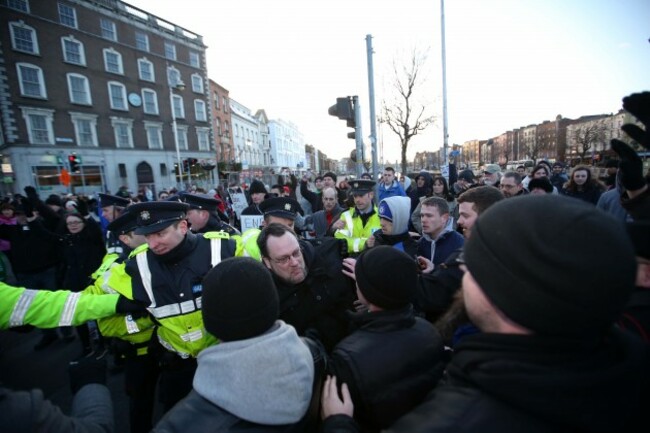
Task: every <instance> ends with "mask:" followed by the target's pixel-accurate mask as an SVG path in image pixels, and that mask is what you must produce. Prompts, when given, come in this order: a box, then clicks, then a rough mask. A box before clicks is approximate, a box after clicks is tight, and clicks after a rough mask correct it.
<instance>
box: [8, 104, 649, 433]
mask: <svg viewBox="0 0 650 433" xmlns="http://www.w3.org/2000/svg"><path fill="white" fill-rule="evenodd" d="M624 108H625V109H626V110H628V111H629V112H630V113H631V114H633V115H634V116H636V117H637V118H638V119H639V120H640V121H641V122H642V123H643V124H644V125H645V127H646V129H645V130H644V129H641V128H639V127H638V126H635V125H624V126H623V130H624V131H625V132H626V133H627V134H628V135H629V136H630V137H631V138H632V139H633V140H634V141H636V142H637V143H639V144H641V145H643V146H645V147H646V148H650V135H649V132H648V131H650V93H648V92H646V93H641V94H635V95H631V96H630V97H627V98H625V99H624ZM612 148H613V150H614V151H615V152H616V153H617V155H618V159H617V163H616V164H610V165H612V166H613V167H611V168H612V170H611V173H609V174H610V177H611V179H610V178H608V179H606V182H601V181H600V180H598V179H596V178H595V176H593V175H592V170H591V168H590V167H588V166H582V165H578V166H575V167H573V168H572V169H571V170H570V172H569V173H565V167H564V165H563V164H562V163H560V162H555V163H553V164H549V163H548V162H545V161H540V162H539V164H538V165H537V166H535V167H532V169H531V170H530V171H527V170H526V167H518V168H517V170H515V171H503V170H502V168H501V167H500V166H499V165H497V164H488V165H486V166H485V167H482V168H481V170H480V172H479V173H475V172H474V171H473V170H471V169H465V170H461V171H460V172H456V170H455V169H454V168H453V167H451V168H452V169H451V173H450V178H449V181H448V179H447V178H446V177H443V176H433V175H431V174H430V173H428V172H421V173H420V174H418V175H417V176H416V177H415V178H414V179H413V180H412V182H408V181H407V180H406V178H404V181H403V182H401V181H400V180H399V179H398V178H397V177H396V173H395V170H394V169H393V168H390V167H387V168H386V169H385V170H384V171H383V174H382V177H381V179H377V181H375V180H373V179H372V176H369V175H365V176H362V177H361V178H360V179H352V180H345V181H343V182H340V183H338V184H337V176H336V175H335V174H334V173H331V172H327V173H324V174H323V175H322V176H321V175H314V176H313V177H311V178H310V176H308V175H305V176H303V177H302V178H301V179H297V178H296V177H295V176H282V177H280V179H279V180H278V183H277V184H274V185H270V186H269V185H264V183H263V182H261V181H260V180H254V181H253V182H252V183H251V185H250V187H249V189H248V198H249V200H250V201H249V206H248V207H247V208H246V209H245V210H243V212H242V213H241V215H238V217H241V216H242V215H243V216H250V215H257V216H259V217H260V218H261V221H262V223H261V226H260V227H258V228H257V227H256V228H250V229H247V230H242V226H241V225H239V224H238V219H237V218H236V217H235V215H234V213H233V212H232V203H231V202H229V197H228V195H227V193H226V192H224V191H223V189H221V190H220V191H219V190H218V189H215V190H214V191H209V192H208V193H204V192H203V191H164V194H163V192H161V193H159V194H158V197H157V199H154V197H153V195H152V194H147V193H146V191H144V192H143V194H142V197H141V198H140V199H136V200H134V197H132V196H130V195H129V194H128V192H126V191H123V192H121V193H118V194H116V195H110V194H99V196H98V203H97V205H96V206H94V205H93V203H89V200H88V199H87V198H84V197H75V196H65V197H60V196H56V195H53V196H50V197H47V198H46V199H45V200H42V198H41V197H40V196H39V195H38V193H37V191H36V190H35V189H34V188H31V187H28V188H25V191H24V192H25V194H24V195H16V196H14V197H12V199H11V201H6V202H5V203H4V205H3V206H2V220H0V239H2V240H3V243H1V244H0V249H1V250H2V253H0V257H2V261H1V262H0V264H1V266H0V268H1V269H0V278H1V279H2V283H0V291H1V292H2V294H3V296H2V297H0V328H12V327H19V326H25V325H31V326H35V327H38V328H42V329H43V331H42V332H43V336H42V339H41V341H40V342H39V343H38V344H37V345H36V347H35V348H34V350H39V351H40V350H43V349H45V348H46V347H47V346H48V345H49V344H51V343H52V342H53V341H55V340H57V339H64V340H65V341H69V342H73V341H77V340H78V341H80V342H81V345H82V350H83V356H82V357H81V358H80V359H78V360H76V361H75V362H74V363H73V365H72V367H71V380H70V382H71V386H72V388H73V390H74V391H75V392H76V394H75V405H74V410H75V412H74V413H73V414H72V415H71V416H65V415H62V414H61V413H60V412H57V411H56V409H55V408H53V407H52V406H48V405H46V404H45V403H44V402H43V396H42V394H39V393H38V391H31V392H29V391H12V390H9V389H7V388H3V387H0V426H2V427H3V428H2V430H3V431H5V429H4V427H5V426H8V427H11V428H10V429H9V430H7V431H31V430H27V429H28V428H29V426H30V422H31V421H32V420H33V422H37V421H36V420H39V421H38V422H40V423H41V427H44V428H45V429H49V430H47V431H56V432H58V431H80V432H81V431H87V432H90V431H105V432H109V431H112V429H113V418H112V417H113V413H112V408H111V399H110V394H109V393H107V391H106V388H105V386H104V385H103V383H104V382H105V362H106V359H107V358H111V359H112V360H113V362H114V363H116V364H119V365H121V368H123V369H124V380H125V390H126V392H127V395H128V397H129V401H130V406H129V423H130V428H131V431H132V432H146V431H155V432H181V431H196V432H203V431H205V432H207V431H244V430H246V431H268V432H276V431H278V432H280V431H281V432H312V431H322V432H331V433H338V432H378V431H384V430H386V431H396V432H397V431H400V432H419V431H422V432H443V431H444V432H446V431H454V432H465V431H466V432H475V431H513V432H514V431H522V432H523V431H525V432H574V431H581V432H582V431H584V432H601V431H602V432H622V431H625V432H628V431H630V432H631V431H648V429H650V422H649V421H647V417H646V416H645V412H643V410H642V408H643V407H647V405H648V403H650V373H649V372H648V366H649V365H650V344H649V343H650V302H648V301H649V299H648V295H649V294H650V250H649V248H648V247H649V246H650V190H649V188H648V181H649V179H648V178H647V177H645V176H644V173H643V164H642V161H641V159H640V158H639V156H638V155H637V154H636V152H635V151H634V150H633V149H632V148H631V147H630V146H629V145H628V144H626V143H624V142H622V141H618V140H612ZM614 166H615V167H614ZM94 209H95V210H94ZM71 326H75V328H74V330H73V328H70V327H71ZM59 334H60V335H59ZM75 334H76V335H78V339H77V337H76V336H75ZM156 409H157V410H156ZM156 414H162V416H161V417H158V416H156ZM20 428H24V429H26V430H20Z"/></svg>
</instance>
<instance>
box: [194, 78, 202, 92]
mask: <svg viewBox="0 0 650 433" xmlns="http://www.w3.org/2000/svg"><path fill="white" fill-rule="evenodd" d="M192 91H193V92H194V93H203V78H201V76H200V75H199V74H192Z"/></svg>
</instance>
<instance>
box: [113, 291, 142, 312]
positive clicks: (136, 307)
mask: <svg viewBox="0 0 650 433" xmlns="http://www.w3.org/2000/svg"><path fill="white" fill-rule="evenodd" d="M115 312H116V313H117V314H133V313H146V312H147V306H146V305H144V304H143V303H142V302H140V301H134V300H132V299H129V298H127V297H126V296H122V295H120V297H119V299H118V300H117V304H116V305H115Z"/></svg>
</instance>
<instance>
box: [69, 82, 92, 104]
mask: <svg viewBox="0 0 650 433" xmlns="http://www.w3.org/2000/svg"><path fill="white" fill-rule="evenodd" d="M67 76H68V94H69V95H70V102H71V103H73V104H83V105H91V104H92V99H91V97H90V85H89V84H88V78H86V77H84V76H83V75H79V74H68V75H67Z"/></svg>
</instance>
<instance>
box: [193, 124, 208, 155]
mask: <svg viewBox="0 0 650 433" xmlns="http://www.w3.org/2000/svg"><path fill="white" fill-rule="evenodd" d="M196 140H197V141H198V142H199V150H204V151H209V150H210V129H209V128H196Z"/></svg>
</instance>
